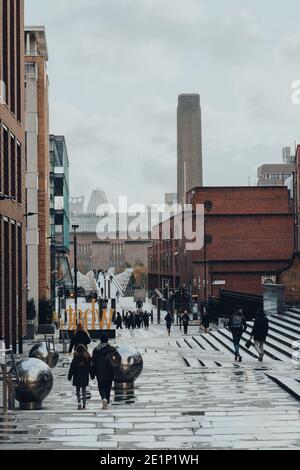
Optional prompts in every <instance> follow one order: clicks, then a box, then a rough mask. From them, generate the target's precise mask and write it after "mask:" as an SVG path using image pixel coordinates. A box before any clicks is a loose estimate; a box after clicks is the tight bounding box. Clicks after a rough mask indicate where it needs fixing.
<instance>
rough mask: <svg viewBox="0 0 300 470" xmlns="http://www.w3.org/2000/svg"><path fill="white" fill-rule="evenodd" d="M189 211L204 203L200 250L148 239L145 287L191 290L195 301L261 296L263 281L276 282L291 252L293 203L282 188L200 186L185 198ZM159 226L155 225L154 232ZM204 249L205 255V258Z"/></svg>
mask: <svg viewBox="0 0 300 470" xmlns="http://www.w3.org/2000/svg"><path fill="white" fill-rule="evenodd" d="M187 200H188V201H190V203H191V204H192V206H193V209H195V206H196V204H202V205H204V204H205V203H208V202H209V204H206V207H207V210H206V211H205V220H206V223H205V233H206V247H205V248H202V249H201V250H197V251H187V250H186V249H185V248H186V244H185V241H183V240H182V241H181V240H174V239H173V238H174V227H173V225H174V221H173V219H172V221H171V239H170V240H159V241H154V242H153V246H152V248H150V249H149V251H148V255H149V287H150V289H154V288H157V287H158V288H162V287H164V285H165V284H166V282H167V283H168V285H169V286H170V287H171V288H174V287H178V286H184V285H185V286H186V287H187V288H189V287H190V286H191V287H192V290H193V293H194V294H196V295H198V296H199V298H200V299H201V300H205V299H208V298H209V297H210V296H214V297H218V296H219V292H220V289H226V290H233V291H238V292H244V293H250V294H262V292H263V288H262V286H263V283H264V281H265V280H266V279H267V278H270V277H271V278H272V279H273V280H274V281H276V282H277V281H279V280H280V273H281V272H282V271H283V270H284V269H286V268H287V267H288V266H289V264H290V262H291V259H292V258H293V255H294V252H295V241H294V228H295V227H294V217H293V204H292V200H291V198H290V193H289V190H288V189H287V188H286V187H206V188H195V189H194V190H193V191H190V192H189V193H188V194H187ZM162 231H163V228H162V227H161V226H160V234H162ZM205 251H206V256H205Z"/></svg>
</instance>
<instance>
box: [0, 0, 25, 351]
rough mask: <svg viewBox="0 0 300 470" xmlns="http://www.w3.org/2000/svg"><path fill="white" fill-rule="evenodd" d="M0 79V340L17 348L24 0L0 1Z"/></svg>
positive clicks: (21, 294) (21, 302) (21, 311)
mask: <svg viewBox="0 0 300 470" xmlns="http://www.w3.org/2000/svg"><path fill="white" fill-rule="evenodd" d="M0 80H1V89H0V94H1V98H0V144H1V145H0V339H5V344H6V347H7V348H8V347H10V346H11V345H12V347H13V349H14V351H16V349H17V342H18V340H20V342H19V350H20V349H21V344H22V341H21V338H22V337H23V336H24V334H25V333H26V268H25V266H26V264H25V228H26V227H25V225H26V218H25V131H24V2H23V0H10V1H8V0H0ZM3 84H4V86H3Z"/></svg>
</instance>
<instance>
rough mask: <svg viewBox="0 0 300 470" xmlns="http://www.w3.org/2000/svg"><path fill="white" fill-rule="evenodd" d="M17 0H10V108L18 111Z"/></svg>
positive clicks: (12, 110) (14, 111) (13, 111)
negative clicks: (16, 59) (16, 61)
mask: <svg viewBox="0 0 300 470" xmlns="http://www.w3.org/2000/svg"><path fill="white" fill-rule="evenodd" d="M15 56H16V48H15V0H10V109H11V112H12V113H13V114H15V113H16V69H15Z"/></svg>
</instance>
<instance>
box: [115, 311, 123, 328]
mask: <svg viewBox="0 0 300 470" xmlns="http://www.w3.org/2000/svg"><path fill="white" fill-rule="evenodd" d="M116 325H117V330H118V329H121V330H123V326H122V317H121V315H120V313H119V312H118V314H117V318H116Z"/></svg>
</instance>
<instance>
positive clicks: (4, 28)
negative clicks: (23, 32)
mask: <svg viewBox="0 0 300 470" xmlns="http://www.w3.org/2000/svg"><path fill="white" fill-rule="evenodd" d="M7 12H8V0H3V17H2V64H3V82H4V84H5V88H6V94H5V98H4V99H5V102H6V103H7V102H8V98H7V94H8V28H7V26H8V25H7ZM4 91H5V90H4Z"/></svg>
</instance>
